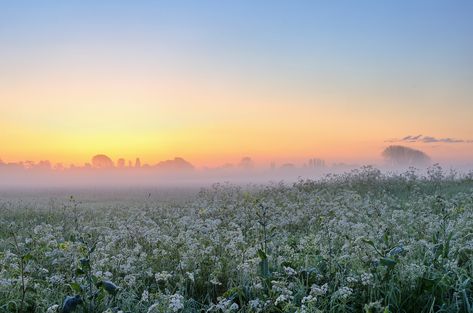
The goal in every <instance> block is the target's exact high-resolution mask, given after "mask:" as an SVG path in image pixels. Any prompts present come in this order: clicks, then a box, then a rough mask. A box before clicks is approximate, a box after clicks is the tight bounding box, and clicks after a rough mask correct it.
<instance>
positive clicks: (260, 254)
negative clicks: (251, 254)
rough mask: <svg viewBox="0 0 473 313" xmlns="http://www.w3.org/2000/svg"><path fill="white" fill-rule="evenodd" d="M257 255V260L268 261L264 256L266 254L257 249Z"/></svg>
mask: <svg viewBox="0 0 473 313" xmlns="http://www.w3.org/2000/svg"><path fill="white" fill-rule="evenodd" d="M257 254H258V256H259V258H260V259H261V260H266V259H268V256H267V255H266V253H264V251H263V250H261V249H258V252H257Z"/></svg>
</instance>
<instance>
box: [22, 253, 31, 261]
mask: <svg viewBox="0 0 473 313" xmlns="http://www.w3.org/2000/svg"><path fill="white" fill-rule="evenodd" d="M21 259H22V260H23V261H24V262H28V261H29V260H31V259H33V256H32V255H31V254H30V253H28V254H25V255H23V256H22V257H21Z"/></svg>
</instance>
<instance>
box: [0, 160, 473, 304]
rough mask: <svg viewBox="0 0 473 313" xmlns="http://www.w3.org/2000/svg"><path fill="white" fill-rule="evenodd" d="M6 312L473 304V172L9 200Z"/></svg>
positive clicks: (363, 172)
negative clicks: (164, 194)
mask: <svg viewBox="0 0 473 313" xmlns="http://www.w3.org/2000/svg"><path fill="white" fill-rule="evenodd" d="M0 209H1V221H0V312H48V313H52V312H64V313H68V312H89V313H90V312H149V313H154V312H156V313H157V312H166V313H168V312H301V313H302V312H367V313H368V312H372V313H375V312H473V283H472V278H473V175H457V174H455V173H444V172H443V171H442V170H441V169H440V168H438V167H433V168H431V169H430V170H429V172H428V173H427V174H422V175H420V174H416V172H415V171H414V170H410V171H407V172H405V173H402V174H391V175H385V174H382V173H381V172H379V171H378V170H376V169H375V168H371V167H365V168H362V169H359V170H356V171H353V172H351V173H349V174H344V175H338V176H329V177H327V178H325V179H321V180H318V181H310V180H301V181H299V182H296V183H294V184H283V183H278V184H271V185H267V186H246V187H239V186H234V185H230V184H218V185H214V186H213V187H212V188H207V189H203V190H202V191H201V192H199V193H198V194H197V195H195V196H194V197H191V198H190V199H186V200H185V201H176V202H175V203H173V202H169V201H166V202H162V203H161V202H150V201H143V202H137V203H136V205H134V206H128V205H127V206H121V205H120V204H114V205H113V206H104V207H103V208H100V209H97V208H93V209H92V208H91V207H88V206H87V205H84V204H81V203H80V199H76V198H74V197H71V198H70V199H69V200H66V201H64V205H63V206H61V207H60V208H55V209H52V208H51V207H50V206H48V205H35V204H34V203H31V204H30V203H27V202H12V201H6V200H2V199H0Z"/></svg>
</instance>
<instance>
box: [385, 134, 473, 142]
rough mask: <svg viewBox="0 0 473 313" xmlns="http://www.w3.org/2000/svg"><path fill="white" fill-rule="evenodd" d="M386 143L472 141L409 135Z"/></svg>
mask: <svg viewBox="0 0 473 313" xmlns="http://www.w3.org/2000/svg"><path fill="white" fill-rule="evenodd" d="M386 142H421V143H473V140H465V139H457V138H450V137H445V138H436V137H432V136H423V135H416V136H413V135H409V136H405V137H403V138H394V139H388V140H386Z"/></svg>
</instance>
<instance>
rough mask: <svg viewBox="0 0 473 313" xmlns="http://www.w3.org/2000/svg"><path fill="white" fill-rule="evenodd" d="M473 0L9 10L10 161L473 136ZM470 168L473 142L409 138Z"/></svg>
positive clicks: (341, 156)
mask: <svg viewBox="0 0 473 313" xmlns="http://www.w3.org/2000/svg"><path fill="white" fill-rule="evenodd" d="M472 16H473V1H447V0H444V1H440V0H439V1H431V0H429V1H413V0H396V1H379V0H373V1H363V0H362V1H278V0H272V1H216V0H215V1H120V0H113V1H84V0H80V1H21V0H20V1H8V2H7V1H4V2H2V3H1V4H0V158H1V159H3V160H4V161H10V162H11V161H19V160H34V161H38V160H41V159H49V160H51V161H53V162H64V163H76V164H83V163H84V162H87V161H89V160H90V157H91V156H92V155H94V154H96V153H105V154H107V155H110V156H111V157H112V158H113V159H117V158H119V157H125V158H127V159H134V158H135V157H136V156H140V157H141V158H142V160H144V161H145V162H149V163H155V162H157V161H159V160H163V159H168V158H172V157H174V156H182V157H184V158H186V159H188V160H189V161H191V162H192V163H194V164H196V165H198V166H202V165H219V164H222V163H225V162H237V160H239V159H240V158H241V157H242V156H245V155H250V156H252V157H253V158H254V159H255V160H256V161H257V162H260V163H261V164H263V163H269V162H270V161H273V160H274V161H276V162H284V161H288V160H291V161H295V162H298V161H300V162H302V160H305V159H307V158H308V157H322V158H325V159H327V160H329V161H345V162H362V161H363V160H369V161H372V160H377V159H379V158H380V153H381V151H382V149H383V148H384V147H385V146H386V145H387V144H388V143H387V142H386V140H388V139H392V138H402V137H404V136H406V135H418V134H422V135H424V136H433V137H436V138H444V137H451V138H457V139H464V140H471V139H473V39H472V38H473V18H472ZM409 145H410V146H415V147H418V148H421V149H423V150H424V151H426V152H427V153H428V154H430V155H431V156H432V157H433V158H434V159H439V160H459V161H465V160H467V159H473V144H472V143H454V144H453V143H450V144H448V143H441V142H440V143H430V144H426V143H410V144H409Z"/></svg>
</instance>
